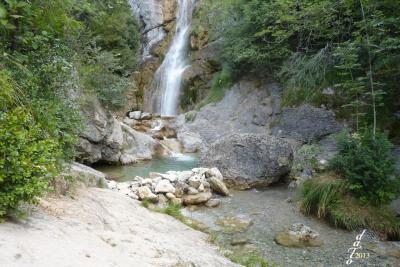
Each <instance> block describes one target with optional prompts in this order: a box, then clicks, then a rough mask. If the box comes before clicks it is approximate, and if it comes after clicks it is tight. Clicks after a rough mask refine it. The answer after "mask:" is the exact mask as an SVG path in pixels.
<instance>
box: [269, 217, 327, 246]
mask: <svg viewBox="0 0 400 267" xmlns="http://www.w3.org/2000/svg"><path fill="white" fill-rule="evenodd" d="M275 241H276V242H277V243H278V244H280V245H282V246H286V247H320V246H322V245H323V243H324V242H323V241H322V239H321V238H320V237H319V234H318V233H317V232H315V231H314V230H312V229H311V228H310V227H308V226H305V225H304V224H302V223H295V224H293V225H292V226H291V227H290V228H289V229H287V230H285V231H282V232H280V233H278V234H277V235H276V237H275Z"/></svg>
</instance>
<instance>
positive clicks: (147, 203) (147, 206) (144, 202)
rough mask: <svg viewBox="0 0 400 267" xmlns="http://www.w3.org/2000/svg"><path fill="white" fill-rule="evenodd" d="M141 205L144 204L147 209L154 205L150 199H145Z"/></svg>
mask: <svg viewBox="0 0 400 267" xmlns="http://www.w3.org/2000/svg"><path fill="white" fill-rule="evenodd" d="M141 204H142V206H143V207H145V208H147V209H148V208H149V207H150V204H152V203H151V201H150V200H148V199H143V200H142V202H141Z"/></svg>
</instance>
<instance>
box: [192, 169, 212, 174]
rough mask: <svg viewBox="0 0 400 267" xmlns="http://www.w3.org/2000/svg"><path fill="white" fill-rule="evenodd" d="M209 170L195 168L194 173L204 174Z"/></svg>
mask: <svg viewBox="0 0 400 267" xmlns="http://www.w3.org/2000/svg"><path fill="white" fill-rule="evenodd" d="M208 170H209V169H207V168H193V169H192V172H194V173H195V174H200V175H202V174H204V173H205V172H207V171H208Z"/></svg>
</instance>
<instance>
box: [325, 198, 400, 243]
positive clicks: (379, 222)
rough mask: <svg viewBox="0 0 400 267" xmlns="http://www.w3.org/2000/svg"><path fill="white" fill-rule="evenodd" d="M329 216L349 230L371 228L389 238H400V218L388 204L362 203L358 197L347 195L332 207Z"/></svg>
mask: <svg viewBox="0 0 400 267" xmlns="http://www.w3.org/2000/svg"><path fill="white" fill-rule="evenodd" d="M329 217H330V220H331V221H332V223H333V224H334V225H336V226H339V227H343V228H346V229H349V230H354V229H358V228H371V229H373V230H375V231H377V232H379V233H382V234H384V235H386V237H387V238H388V239H393V240H398V239H399V238H400V220H399V219H398V218H396V216H395V214H394V212H393V211H392V210H391V209H390V208H389V207H387V206H380V207H376V206H372V205H361V204H360V202H359V201H358V200H357V199H355V198H353V197H350V196H345V197H344V198H343V199H341V200H340V201H339V202H338V203H337V205H336V206H335V207H333V208H332V209H331V211H330V216H329Z"/></svg>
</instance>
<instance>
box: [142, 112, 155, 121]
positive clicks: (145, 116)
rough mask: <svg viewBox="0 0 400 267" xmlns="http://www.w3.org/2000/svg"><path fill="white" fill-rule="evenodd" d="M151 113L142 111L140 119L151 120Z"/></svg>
mask: <svg viewBox="0 0 400 267" xmlns="http://www.w3.org/2000/svg"><path fill="white" fill-rule="evenodd" d="M151 117H152V116H151V114H150V113H148V112H143V113H142V115H141V116H140V119H141V120H151Z"/></svg>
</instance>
